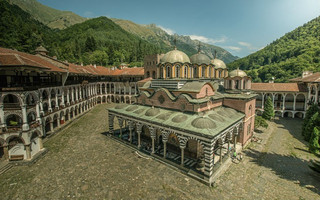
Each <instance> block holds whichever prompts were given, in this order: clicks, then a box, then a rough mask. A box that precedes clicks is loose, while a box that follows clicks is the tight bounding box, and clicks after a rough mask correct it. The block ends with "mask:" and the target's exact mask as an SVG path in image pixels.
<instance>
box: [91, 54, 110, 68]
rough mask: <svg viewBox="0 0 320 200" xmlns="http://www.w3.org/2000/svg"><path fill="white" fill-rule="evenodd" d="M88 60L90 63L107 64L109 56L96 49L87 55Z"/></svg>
mask: <svg viewBox="0 0 320 200" xmlns="http://www.w3.org/2000/svg"><path fill="white" fill-rule="evenodd" d="M89 62H90V63H92V64H98V65H101V66H107V65H108V62H109V56H108V54H107V53H106V52H104V51H100V50H96V51H94V52H92V53H91V54H90V55H89Z"/></svg>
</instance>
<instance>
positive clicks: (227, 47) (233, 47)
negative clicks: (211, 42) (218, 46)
mask: <svg viewBox="0 0 320 200" xmlns="http://www.w3.org/2000/svg"><path fill="white" fill-rule="evenodd" d="M223 48H225V49H230V50H232V51H241V50H242V48H241V47H236V46H225V47H223Z"/></svg>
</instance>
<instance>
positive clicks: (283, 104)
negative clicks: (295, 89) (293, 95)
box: [282, 94, 287, 110]
mask: <svg viewBox="0 0 320 200" xmlns="http://www.w3.org/2000/svg"><path fill="white" fill-rule="evenodd" d="M286 96H287V94H283V99H282V110H285V109H286V104H285V103H286Z"/></svg>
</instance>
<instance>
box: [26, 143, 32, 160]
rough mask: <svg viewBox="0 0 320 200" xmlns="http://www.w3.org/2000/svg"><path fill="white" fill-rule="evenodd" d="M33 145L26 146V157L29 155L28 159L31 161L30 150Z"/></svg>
mask: <svg viewBox="0 0 320 200" xmlns="http://www.w3.org/2000/svg"><path fill="white" fill-rule="evenodd" d="M30 145H31V144H28V145H26V146H25V148H26V155H27V159H28V160H30V159H31V148H30Z"/></svg>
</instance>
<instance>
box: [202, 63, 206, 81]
mask: <svg viewBox="0 0 320 200" xmlns="http://www.w3.org/2000/svg"><path fill="white" fill-rule="evenodd" d="M201 71H202V75H201V76H202V78H205V77H206V67H205V66H202V70H201Z"/></svg>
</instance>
